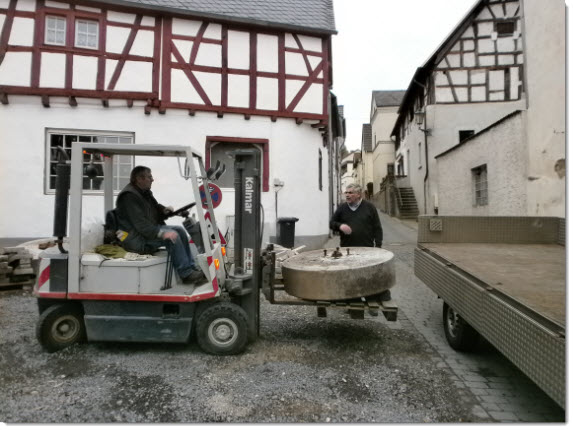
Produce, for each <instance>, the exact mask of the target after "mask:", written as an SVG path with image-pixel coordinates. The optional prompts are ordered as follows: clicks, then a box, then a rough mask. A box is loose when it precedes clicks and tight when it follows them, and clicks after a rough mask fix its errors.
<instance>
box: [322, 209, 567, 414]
mask: <svg viewBox="0 0 573 430" xmlns="http://www.w3.org/2000/svg"><path fill="white" fill-rule="evenodd" d="M380 218H381V220H382V226H383V229H384V240H383V245H382V246H383V248H385V249H387V250H389V251H392V252H393V253H394V255H395V268H396V285H395V286H394V288H393V289H392V296H393V299H394V300H395V301H396V302H397V304H398V309H399V311H398V312H399V318H398V321H397V322H393V323H387V325H388V327H390V328H393V329H396V330H408V329H409V328H410V327H414V329H415V330H417V331H418V332H419V333H420V334H421V335H422V336H423V337H424V338H425V339H426V341H427V342H428V343H429V344H430V345H431V347H432V348H433V349H434V350H435V352H436V356H435V362H436V366H438V367H440V368H449V369H450V370H451V371H452V373H453V375H455V376H453V378H454V384H455V385H456V386H457V387H458V388H459V389H460V395H461V396H464V397H467V399H466V400H468V401H470V402H475V406H474V408H473V413H474V415H476V416H477V417H479V418H481V419H485V420H491V421H492V422H507V423H525V422H564V421H565V412H564V411H563V409H561V408H560V407H559V406H558V405H557V404H556V403H555V402H554V401H553V400H552V399H551V398H549V397H548V396H547V395H546V394H545V393H544V392H543V391H542V390H541V389H540V388H538V387H537V386H536V385H535V384H534V383H533V382H532V381H531V380H530V379H529V378H528V377H527V376H525V375H524V374H523V373H522V372H521V371H520V370H519V369H517V368H516V367H515V366H514V365H513V364H512V363H511V362H510V361H509V360H507V359H506V358H505V357H504V356H503V355H502V354H501V353H500V352H499V351H497V350H496V349H495V348H494V347H493V346H491V345H489V344H486V343H485V341H484V345H483V346H482V347H481V348H480V350H479V351H476V352H474V353H471V354H469V353H460V352H457V351H455V350H453V349H452V348H451V347H450V346H449V345H448V343H447V341H446V338H445V335H444V329H443V326H442V304H443V302H442V300H441V299H439V298H438V297H437V296H436V294H435V293H434V292H433V291H431V290H430V289H429V288H428V287H427V286H426V285H425V284H424V283H423V282H421V281H420V280H419V279H418V278H417V277H416V276H415V275H414V248H415V246H416V238H417V224H416V222H415V221H401V220H398V219H396V218H392V217H389V216H387V215H385V214H380ZM337 244H338V238H337V237H335V238H333V239H331V240H330V241H329V242H328V243H327V246H337Z"/></svg>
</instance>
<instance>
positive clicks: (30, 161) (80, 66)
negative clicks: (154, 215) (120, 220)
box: [0, 0, 340, 247]
mask: <svg viewBox="0 0 573 430" xmlns="http://www.w3.org/2000/svg"><path fill="white" fill-rule="evenodd" d="M335 32H336V31H335V28H334V15H333V7H332V1H331V0H304V1H302V0H294V1H293V0H290V1H285V0H267V1H265V2H261V1H255V0H181V1H161V2H159V1H155V0H118V1H111V0H109V1H107V0H101V1H87V0H62V1H52V0H0V102H1V105H0V145H1V150H0V172H1V173H0V195H1V196H2V206H3V208H13V209H14V210H10V211H8V210H3V211H2V215H1V218H0V219H1V222H0V237H44V236H50V235H51V228H52V227H51V226H52V216H51V214H52V207H53V193H54V186H55V164H56V157H57V150H56V148H58V147H62V148H64V150H66V151H68V152H69V151H70V148H71V147H72V146H73V145H74V143H75V142H81V141H98V142H110V143H113V142H118V143H132V144H135V145H144V144H163V143H164V144H185V145H192V146H193V147H194V148H195V150H196V151H198V152H199V153H203V154H204V160H205V162H206V167H209V165H210V164H214V163H215V162H216V161H217V160H220V161H223V162H225V163H226V164H227V171H226V173H225V174H224V175H223V176H221V178H219V180H218V181H216V182H215V183H216V184H217V185H219V187H221V189H222V191H223V199H222V201H221V205H220V206H219V207H218V208H217V209H216V214H217V215H218V217H219V220H218V222H219V225H220V226H221V227H222V230H227V229H228V228H232V217H233V213H234V192H233V169H232V166H231V165H229V164H230V160H229V159H228V158H227V155H226V153H227V152H228V151H230V150H232V149H235V148H246V147H254V148H257V149H258V150H260V151H261V159H262V165H261V172H262V173H261V178H262V180H261V183H262V203H263V207H264V211H265V213H264V219H265V229H264V236H265V239H266V240H269V239H272V238H273V237H274V235H275V220H276V218H277V217H284V216H287V217H290V216H292V217H297V218H299V220H300V221H299V222H298V223H297V225H296V231H297V242H301V243H305V244H307V245H309V246H310V247H313V246H320V245H321V244H322V242H323V241H324V240H325V239H326V238H327V236H328V219H329V215H330V212H331V208H329V198H330V200H332V197H331V196H332V192H333V190H332V189H330V187H331V184H332V183H333V181H332V180H329V178H328V176H327V175H328V174H329V173H332V174H335V173H334V172H331V170H332V169H330V168H329V166H330V164H329V162H330V160H331V158H330V157H331V153H332V152H333V147H334V145H336V144H335V143H333V142H335V141H337V139H336V136H333V133H337V130H339V129H340V127H337V126H334V127H333V126H332V124H331V119H332V117H333V116H334V117H336V116H337V115H338V110H337V109H334V112H332V114H333V115H331V111H332V107H331V105H332V103H331V94H330V89H331V86H332V70H331V40H330V39H331V36H332V35H333V34H335ZM337 121H338V119H337ZM338 123H340V121H338ZM88 158H89V160H88ZM90 161H91V162H93V163H95V164H96V166H97V164H98V163H101V160H99V159H97V156H95V155H86V162H90ZM144 162H145V163H147V164H149V163H152V164H151V165H150V167H151V168H152V169H153V173H154V176H155V184H154V193H155V195H156V196H157V198H158V200H159V201H161V202H163V203H165V204H170V205H173V206H175V207H177V206H179V205H183V204H185V203H188V202H187V201H186V200H188V199H189V196H181V195H180V194H179V193H178V187H177V185H176V182H174V181H173V180H172V179H170V177H171V176H173V175H172V171H173V166H165V165H162V164H160V163H156V162H154V161H148V160H147V159H143V160H139V159H133V158H130V157H124V158H123V159H120V160H119V161H118V162H117V165H116V166H115V179H114V181H115V184H114V186H115V188H116V190H120V189H121V188H122V187H123V186H124V185H125V184H126V183H127V181H128V179H129V172H130V170H131V168H132V167H133V166H134V165H136V164H141V163H144ZM276 184H281V186H280V193H279V192H276V191H277V190H276V189H275V188H276V187H275V185H276ZM84 186H85V188H86V189H88V190H90V193H91V194H92V195H94V196H95V197H93V198H92V197H91V195H88V196H87V197H86V199H87V201H86V203H85V205H84V207H85V208H86V210H87V211H89V213H93V214H94V217H95V216H100V215H102V209H101V208H102V203H101V199H100V198H96V197H97V195H98V194H99V193H100V191H99V190H100V189H101V188H102V184H101V180H100V179H98V178H96V179H89V178H88V177H86V178H85V182H84ZM90 193H88V194H90ZM330 206H332V203H330Z"/></svg>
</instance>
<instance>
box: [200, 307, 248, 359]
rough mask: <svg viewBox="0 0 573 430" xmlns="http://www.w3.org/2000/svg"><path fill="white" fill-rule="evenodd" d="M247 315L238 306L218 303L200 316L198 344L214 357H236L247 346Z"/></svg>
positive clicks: (206, 309)
mask: <svg viewBox="0 0 573 430" xmlns="http://www.w3.org/2000/svg"><path fill="white" fill-rule="evenodd" d="M247 331H248V326H247V314H246V313H245V311H244V310H243V309H242V308H241V307H240V306H238V305H236V304H234V303H228V302H218V303H215V304H213V305H211V306H209V307H207V308H205V310H203V312H201V313H200V314H199V317H198V319H197V325H196V332H195V333H196V335H197V342H198V343H199V346H200V347H201V349H203V351H205V352H207V353H209V354H214V355H234V354H239V353H240V352H242V351H243V350H244V349H245V347H246V345H247Z"/></svg>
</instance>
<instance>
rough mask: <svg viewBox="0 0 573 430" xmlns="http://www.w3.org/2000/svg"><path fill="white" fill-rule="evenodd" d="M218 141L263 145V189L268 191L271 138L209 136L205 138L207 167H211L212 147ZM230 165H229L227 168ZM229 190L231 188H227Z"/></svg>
mask: <svg viewBox="0 0 573 430" xmlns="http://www.w3.org/2000/svg"><path fill="white" fill-rule="evenodd" d="M218 143H247V144H249V143H250V144H253V145H260V147H261V166H262V174H261V187H262V188H261V189H262V191H263V192H268V191H269V189H270V187H269V172H270V167H269V140H268V139H260V138H250V137H231V136H207V137H206V139H205V169H208V168H209V167H211V148H212V147H213V146H214V145H216V144H218ZM229 167H230V166H227V170H228V169H229ZM225 189H226V190H229V189H230V188H225Z"/></svg>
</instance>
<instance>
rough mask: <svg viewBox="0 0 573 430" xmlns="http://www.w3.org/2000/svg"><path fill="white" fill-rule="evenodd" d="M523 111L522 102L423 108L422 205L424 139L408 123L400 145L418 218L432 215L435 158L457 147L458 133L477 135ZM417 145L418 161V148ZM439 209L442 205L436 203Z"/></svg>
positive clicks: (434, 189) (435, 179)
mask: <svg viewBox="0 0 573 430" xmlns="http://www.w3.org/2000/svg"><path fill="white" fill-rule="evenodd" d="M524 108H525V101H524V100H520V101H516V102H507V103H464V104H436V105H428V106H426V125H425V127H426V129H429V130H430V134H429V135H428V136H427V139H428V144H427V147H428V168H429V172H428V180H427V184H426V202H425V203H424V177H425V175H426V159H425V146H426V145H425V137H424V133H423V132H422V131H420V130H419V129H418V126H417V125H415V124H413V123H410V125H409V130H410V131H409V132H408V133H407V134H406V137H405V139H404V141H403V142H402V147H403V148H402V149H401V150H402V151H403V153H406V152H407V150H410V157H411V159H410V172H409V173H408V176H409V179H410V186H411V187H412V188H413V190H414V194H415V196H416V202H417V204H418V209H419V211H420V214H425V213H433V211H434V195H437V193H438V176H437V166H436V160H435V157H436V155H438V154H441V153H442V152H444V151H446V150H448V149H450V148H451V147H453V146H455V145H457V144H458V143H459V131H460V130H475V132H476V133H477V132H479V131H480V130H483V129H484V128H486V127H488V126H490V125H491V124H493V123H495V122H496V121H498V120H500V119H501V118H503V117H504V116H506V115H509V114H510V113H512V112H514V111H515V110H521V109H524ZM419 143H421V149H422V151H421V161H419V159H418V158H419V157H418V153H419V151H418V144H419ZM439 203H440V205H441V204H442V203H443V202H441V201H439Z"/></svg>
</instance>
